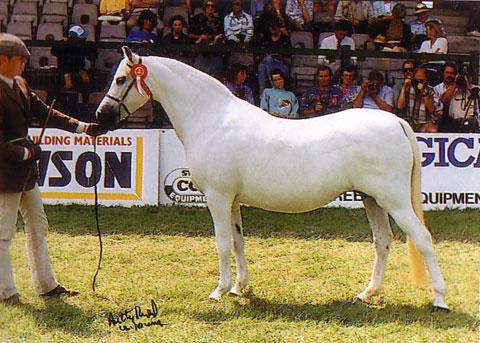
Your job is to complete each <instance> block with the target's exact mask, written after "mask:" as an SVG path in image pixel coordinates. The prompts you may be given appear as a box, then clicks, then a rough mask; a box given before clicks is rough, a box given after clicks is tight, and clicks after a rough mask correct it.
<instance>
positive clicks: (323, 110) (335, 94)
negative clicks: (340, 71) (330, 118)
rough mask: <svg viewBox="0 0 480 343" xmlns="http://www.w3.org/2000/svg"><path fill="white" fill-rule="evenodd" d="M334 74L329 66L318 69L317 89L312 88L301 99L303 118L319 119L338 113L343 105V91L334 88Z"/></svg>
mask: <svg viewBox="0 0 480 343" xmlns="http://www.w3.org/2000/svg"><path fill="white" fill-rule="evenodd" d="M332 78H333V73H332V70H331V69H330V68H329V67H327V66H320V67H318V69H317V82H318V86H317V87H310V88H307V89H306V90H305V92H303V94H302V97H301V99H300V113H301V114H302V117H303V118H311V117H318V116H322V115H325V114H329V113H334V112H338V111H340V109H341V105H342V97H343V93H342V91H341V90H340V89H339V88H338V87H335V86H332V85H331V83H332Z"/></svg>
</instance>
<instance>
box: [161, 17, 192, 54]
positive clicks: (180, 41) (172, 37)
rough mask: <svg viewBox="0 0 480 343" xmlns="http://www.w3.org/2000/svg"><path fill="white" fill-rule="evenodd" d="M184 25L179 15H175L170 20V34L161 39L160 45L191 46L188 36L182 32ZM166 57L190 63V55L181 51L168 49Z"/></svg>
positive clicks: (183, 20)
mask: <svg viewBox="0 0 480 343" xmlns="http://www.w3.org/2000/svg"><path fill="white" fill-rule="evenodd" d="M185 26H186V23H185V19H184V18H183V16H181V15H175V16H173V17H172V18H170V32H169V33H168V34H167V35H166V36H164V37H163V39H162V41H161V42H162V44H165V45H188V44H191V41H190V39H189V38H188V36H187V35H186V34H185V32H183V30H184V29H185ZM165 56H166V57H170V58H174V59H176V60H179V61H182V62H184V63H187V64H191V63H192V53H191V52H189V51H185V50H183V51H182V49H170V50H168V53H166V54H165Z"/></svg>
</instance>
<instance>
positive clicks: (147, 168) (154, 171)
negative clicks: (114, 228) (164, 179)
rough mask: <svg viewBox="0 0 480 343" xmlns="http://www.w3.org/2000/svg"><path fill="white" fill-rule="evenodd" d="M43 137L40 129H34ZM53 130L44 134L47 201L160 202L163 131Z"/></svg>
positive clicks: (42, 185) (42, 170)
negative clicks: (95, 134) (92, 133)
mask: <svg viewBox="0 0 480 343" xmlns="http://www.w3.org/2000/svg"><path fill="white" fill-rule="evenodd" d="M29 133H30V136H31V137H32V139H33V140H34V141H38V139H39V135H40V129H31V130H30V132H29ZM94 139H95V138H93V137H90V136H87V135H85V134H72V133H69V132H66V131H62V130H56V129H47V130H46V131H45V134H44V136H43V138H42V141H41V142H40V143H41V148H42V154H41V158H40V161H39V168H38V174H39V186H40V190H41V192H42V198H43V199H44V201H45V203H49V204H57V203H62V204H65V203H79V204H93V201H94V186H95V185H97V192H98V199H99V202H100V204H102V205H122V206H133V205H140V206H141V205H156V204H158V173H159V156H158V152H159V142H160V138H159V131H157V130H118V131H115V132H112V133H109V134H107V135H103V136H100V137H97V138H96V139H95V140H96V147H95V148H94V144H93V143H94Z"/></svg>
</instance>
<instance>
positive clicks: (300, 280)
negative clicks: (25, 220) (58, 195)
mask: <svg viewBox="0 0 480 343" xmlns="http://www.w3.org/2000/svg"><path fill="white" fill-rule="evenodd" d="M47 213H48V216H49V221H50V226H51V227H50V231H49V236H48V241H49V250H50V257H51V260H52V265H53V268H54V271H55V275H56V276H57V278H58V280H59V281H60V282H61V283H62V284H64V285H66V286H67V287H70V288H74V289H77V290H79V291H81V294H80V295H79V296H78V297H75V298H59V299H51V300H48V301H44V300H43V299H41V298H39V297H37V296H36V295H35V294H34V292H33V290H32V286H31V282H30V278H29V274H28V267H27V262H26V257H25V253H24V235H23V233H22V231H21V230H19V232H18V233H17V235H16V236H15V239H14V241H13V244H12V247H11V255H12V260H13V263H14V273H15V280H16V283H17V287H18V289H19V291H20V292H21V294H22V296H23V298H24V299H25V301H26V304H25V305H24V306H22V307H20V308H5V307H2V306H1V305H0V342H4V341H5V342H312V341H318V342H325V341H327V342H477V341H478V332H477V330H478V328H477V314H478V308H479V300H478V289H479V263H478V261H479V250H478V243H479V241H480V211H473V210H468V211H439V212H427V213H426V220H427V222H428V224H429V227H430V230H431V231H432V235H433V236H434V240H435V246H436V252H437V257H438V259H439V263H440V266H441V268H442V271H443V273H444V277H445V279H446V282H447V285H448V287H449V294H448V296H447V299H446V300H447V303H448V304H449V305H450V307H451V309H452V311H451V312H450V313H447V314H445V313H433V314H432V313H431V293H432V291H431V287H430V286H429V285H428V284H427V285H420V286H416V285H413V284H412V283H411V282H410V281H409V274H408V266H407V258H406V246H405V244H404V238H405V237H404V235H403V234H402V233H401V232H400V231H399V230H398V229H397V228H396V227H394V234H395V241H394V245H393V249H392V252H391V255H390V258H389V263H388V265H387V269H386V275H385V283H384V289H383V292H382V293H381V295H380V296H378V297H376V298H375V299H374V301H373V302H372V303H370V304H364V303H360V302H356V301H354V297H355V294H357V293H358V292H359V291H361V290H362V289H363V288H364V287H365V286H366V284H367V282H368V278H369V274H370V270H371V267H372V262H373V253H374V251H373V246H372V244H371V238H370V231H369V228H368V224H367V220H366V216H365V214H364V212H363V210H347V209H321V210H318V211H315V212H311V213H308V214H302V215H286V214H277V213H270V212H265V211H261V210H257V209H251V208H245V209H243V214H244V226H245V233H246V257H247V261H248V267H249V272H250V280H251V281H250V284H249V286H248V287H247V290H246V291H247V296H246V297H245V298H236V297H225V298H224V299H222V300H221V301H220V302H218V303H216V302H212V301H210V300H208V294H209V292H210V291H211V290H212V289H213V288H214V287H215V284H216V279H217V270H218V267H217V256H216V251H215V241H214V238H213V236H212V229H211V222H210V217H209V215H208V212H207V210H206V209H198V208H179V207H160V208H157V207H146V208H130V209H126V208H116V207H114V208H100V221H101V228H102V232H103V235H104V236H103V239H104V259H103V262H102V269H101V270H100V274H99V276H98V279H97V291H96V292H95V293H94V292H92V290H91V278H92V276H93V274H94V272H95V268H96V263H97V258H98V238H97V237H96V230H95V226H94V212H93V208H92V207H83V206H48V207H47ZM233 267H234V263H233V261H232V272H234V268H233ZM151 300H154V301H155V303H156V304H157V307H158V315H157V317H156V318H155V320H158V319H161V321H162V322H163V323H165V324H166V325H165V326H150V327H145V328H142V329H141V330H138V331H135V330H131V331H129V332H123V331H120V329H119V327H118V326H109V325H108V320H107V317H108V314H109V313H112V314H114V315H118V314H119V313H120V312H122V311H125V310H128V309H131V308H132V307H133V306H134V305H140V306H141V308H142V309H144V311H146V309H148V308H150V307H151ZM140 321H141V322H149V321H152V319H142V320H140ZM126 323H131V322H130V321H127V322H126Z"/></svg>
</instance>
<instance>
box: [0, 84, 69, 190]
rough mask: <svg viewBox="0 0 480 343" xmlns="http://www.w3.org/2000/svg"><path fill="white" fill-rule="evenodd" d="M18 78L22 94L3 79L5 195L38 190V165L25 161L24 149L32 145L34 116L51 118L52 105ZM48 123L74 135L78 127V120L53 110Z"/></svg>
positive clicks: (0, 182) (1, 177)
mask: <svg viewBox="0 0 480 343" xmlns="http://www.w3.org/2000/svg"><path fill="white" fill-rule="evenodd" d="M15 79H16V81H17V84H18V87H19V88H20V90H21V95H20V94H17V92H15V90H13V89H11V88H10V87H9V86H8V85H7V84H6V83H5V82H4V81H3V80H0V192H2V193H15V192H22V191H27V190H31V189H32V188H33V187H34V185H35V180H36V176H37V175H36V167H35V163H34V162H33V161H24V160H23V157H24V147H25V146H28V145H29V144H31V143H29V142H28V140H26V139H25V138H26V137H27V136H28V128H29V126H30V125H31V123H32V116H35V117H37V118H39V119H40V121H41V122H43V121H44V120H45V119H46V118H47V115H48V106H47V105H46V104H45V103H44V102H43V101H42V100H40V98H39V97H38V96H37V95H35V93H33V92H32V90H31V89H30V88H29V87H28V84H27V82H26V81H25V80H24V79H23V78H21V77H16V78H15ZM48 124H49V126H53V127H57V128H60V129H64V130H67V131H70V132H74V131H75V130H76V128H77V127H78V120H76V119H74V118H71V117H69V116H67V115H65V114H63V113H61V112H58V111H56V110H53V111H52V114H51V117H50V119H49V122H48ZM22 138H23V139H22ZM27 179H28V180H27Z"/></svg>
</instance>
